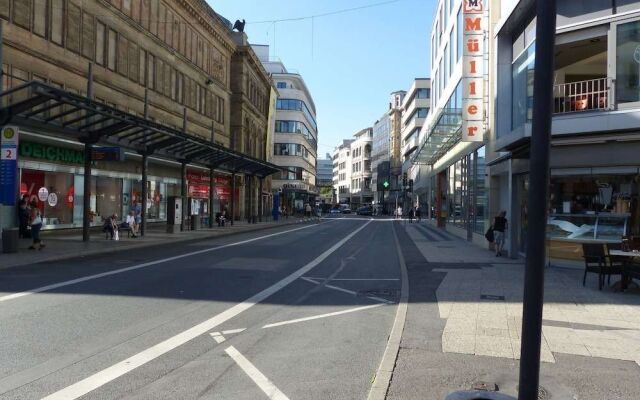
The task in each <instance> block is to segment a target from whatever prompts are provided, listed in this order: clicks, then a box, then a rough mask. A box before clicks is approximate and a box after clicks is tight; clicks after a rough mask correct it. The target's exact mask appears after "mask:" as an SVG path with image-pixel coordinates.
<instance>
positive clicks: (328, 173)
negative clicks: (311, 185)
mask: <svg viewBox="0 0 640 400" xmlns="http://www.w3.org/2000/svg"><path fill="white" fill-rule="evenodd" d="M316 170H317V173H318V175H317V176H316V184H317V186H318V190H319V193H320V196H319V200H318V201H319V202H320V204H326V205H327V206H330V205H332V204H333V199H334V195H333V158H332V157H331V154H329V153H327V154H326V155H325V158H324V159H318V161H317V169H316Z"/></svg>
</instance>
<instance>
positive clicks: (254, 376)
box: [225, 346, 289, 400]
mask: <svg viewBox="0 0 640 400" xmlns="http://www.w3.org/2000/svg"><path fill="white" fill-rule="evenodd" d="M225 351H226V352H227V354H228V355H229V357H231V358H232V359H233V361H235V362H236V364H238V366H239V367H240V368H242V370H243V371H244V373H245V374H247V375H248V376H249V378H251V380H252V381H253V382H255V384H256V385H258V387H259V388H260V390H262V391H263V392H264V393H265V394H266V395H267V396H268V397H269V398H270V399H272V400H289V398H288V397H287V396H286V395H285V394H284V393H282V392H281V391H280V389H278V388H277V387H276V385H274V384H273V382H271V381H270V380H269V378H267V377H266V376H264V374H263V373H262V372H260V371H259V370H258V368H256V367H255V365H253V364H251V361H249V360H247V359H246V358H245V357H244V356H243V355H242V354H240V352H239V351H238V350H236V348H235V347H233V346H229V347H228V348H227V349H226V350H225Z"/></svg>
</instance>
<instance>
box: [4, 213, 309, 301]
mask: <svg viewBox="0 0 640 400" xmlns="http://www.w3.org/2000/svg"><path fill="white" fill-rule="evenodd" d="M313 226H315V225H307V226H303V227H302V228H295V229H288V230H286V231H283V232H276V233H271V234H269V235H264V236H258V237H256V238H252V239H247V240H242V241H240V242H234V243H229V244H224V245H222V246H217V247H212V248H210V249H203V250H197V251H192V252H189V253H185V254H180V255H177V256H173V257H168V258H162V259H160V260H155V261H149V262H146V263H143V264H138V265H132V266H130V267H125V268H120V269H116V270H113V271H107V272H102V273H100V274H95V275H89V276H83V277H81V278H76V279H71V280H68V281H63V282H58V283H54V284H51V285H47V286H42V287H39V288H35V289H30V290H26V291H24V292H18V293H13V294H9V295H6V296H2V297H0V302H3V301H9V300H15V299H17V298H20V297H24V296H28V295H30V294H35V293H41V292H46V291H49V290H53V289H58V288H61V287H64V286H69V285H75V284H76V283H81V282H86V281H90V280H93V279H99V278H104V277H105V276H110V275H116V274H121V273H123V272H129V271H134V270H136V269H140V268H145V267H150V266H152V265H157V264H162V263H165V262H168V261H175V260H179V259H181V258H185V257H191V256H195V255H198V254H203V253H208V252H211V251H215V250H220V249H224V248H227V247H234V246H239V245H242V244H246V243H251V242H255V241H257V240H262V239H266V238H270V237H274V236H279V235H284V234H285V233H291V232H295V231H299V230H302V229H307V228H311V227H313Z"/></svg>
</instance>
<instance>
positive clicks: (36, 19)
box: [0, 1, 47, 37]
mask: <svg viewBox="0 0 640 400" xmlns="http://www.w3.org/2000/svg"><path fill="white" fill-rule="evenodd" d="M0 7H3V6H0ZM33 33H35V34H36V35H38V36H42V37H44V36H46V34H47V2H46V1H36V2H35V3H34V4H33Z"/></svg>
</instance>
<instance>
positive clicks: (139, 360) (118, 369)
mask: <svg viewBox="0 0 640 400" xmlns="http://www.w3.org/2000/svg"><path fill="white" fill-rule="evenodd" d="M369 223H371V221H367V223H365V224H363V225H362V226H360V227H359V228H358V229H356V230H354V231H353V232H351V233H350V234H348V235H347V236H345V237H344V238H342V239H341V240H340V241H339V242H338V243H336V244H334V245H333V246H331V247H330V248H328V249H327V250H325V251H324V252H323V253H322V254H320V255H319V256H318V257H316V258H315V259H313V260H311V261H309V262H308V263H307V264H306V265H304V266H303V267H301V268H300V269H298V270H297V271H295V272H293V273H292V274H290V275H288V276H287V277H285V278H283V279H282V280H280V281H279V282H276V283H274V284H273V285H271V286H269V287H268V288H266V289H264V290H263V291H261V292H259V293H256V294H254V295H253V296H251V297H249V298H248V299H246V300H245V301H243V302H242V303H238V304H236V305H235V306H233V307H231V308H228V309H226V310H225V311H223V312H221V313H220V314H217V315H215V316H213V317H211V318H209V319H208V320H206V321H204V322H201V323H199V324H198V325H195V326H193V327H191V328H189V329H187V330H185V331H183V332H181V333H178V334H177V335H175V336H172V337H170V338H168V339H166V340H164V341H162V342H160V343H158V344H156V345H154V346H151V347H149V348H147V349H145V350H142V351H141V352H139V353H137V354H134V355H133V356H131V357H129V358H127V359H125V360H122V361H120V362H118V363H116V364H114V365H112V366H110V367H107V368H105V369H103V370H101V371H99V372H96V373H95V374H93V375H91V376H89V377H87V378H85V379H83V380H81V381H79V382H76V383H74V384H73V385H71V386H67V387H65V388H64V389H61V390H59V391H57V392H55V393H53V394H51V395H49V396H47V397H44V398H43V400H74V399H77V398H78V397H81V396H84V395H85V394H87V393H89V392H92V391H94V390H96V389H97V388H99V387H101V386H103V385H105V384H107V383H109V382H111V381H113V380H115V379H117V378H119V377H121V376H122V375H124V374H126V373H128V372H131V371H133V370H134V369H136V368H138V367H140V366H142V365H145V364H146V363H148V362H150V361H152V360H155V359H156V358H158V357H160V356H162V355H163V354H166V353H168V352H170V351H171V350H173V349H175V348H177V347H178V346H182V345H183V344H185V343H187V342H189V341H190V340H193V339H194V338H197V337H198V336H200V335H204V334H205V333H207V332H209V331H210V330H211V329H213V328H215V327H216V326H218V325H221V324H223V323H225V322H227V321H228V320H230V319H231V318H234V317H237V316H238V315H239V314H241V313H243V312H245V311H247V310H248V309H250V308H251V307H253V306H255V305H256V304H258V303H260V302H261V301H263V300H264V299H266V298H268V297H269V296H271V295H273V294H275V293H277V292H279V291H280V290H282V289H283V288H285V287H286V286H288V285H289V284H290V283H291V282H293V281H295V280H296V279H298V278H300V277H301V276H304V275H305V274H307V273H308V272H309V271H311V270H312V269H313V268H315V267H316V266H317V265H318V264H320V263H321V262H322V261H324V260H325V259H326V258H327V257H329V256H330V255H331V254H333V253H335V252H336V250H338V249H339V248H340V247H342V246H343V245H344V244H345V243H346V242H348V241H349V240H350V239H351V238H352V237H354V236H355V235H356V234H358V232H360V231H361V230H363V229H364V228H365V227H366V226H367V225H369ZM272 236H273V235H272ZM285 398H286V397H285Z"/></svg>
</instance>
